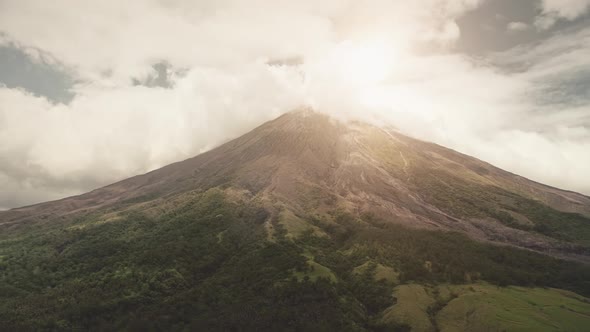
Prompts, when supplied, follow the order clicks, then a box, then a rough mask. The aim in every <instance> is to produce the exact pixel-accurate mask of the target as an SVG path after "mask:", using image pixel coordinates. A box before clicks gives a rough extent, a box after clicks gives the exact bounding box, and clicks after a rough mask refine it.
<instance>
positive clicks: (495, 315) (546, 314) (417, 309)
mask: <svg viewBox="0 0 590 332" xmlns="http://www.w3.org/2000/svg"><path fill="white" fill-rule="evenodd" d="M394 294H395V297H396V299H397V303H396V304H395V305H393V306H391V307H390V308H388V309H386V310H385V312H384V315H383V318H382V321H383V323H384V324H388V323H389V322H392V324H393V325H394V326H396V325H398V326H399V324H400V322H403V324H404V325H407V326H408V327H410V328H411V330H412V331H441V332H452V331H531V332H533V331H534V332H537V331H538V332H543V331H572V332H575V331H580V332H581V331H586V329H587V327H588V326H590V302H589V301H588V299H586V298H583V297H580V296H578V295H576V294H574V293H569V292H565V291H560V290H556V289H541V288H522V287H496V286H491V285H488V284H485V283H483V284H482V283H479V284H472V285H460V286H456V285H439V286H423V285H416V284H409V285H403V286H398V287H396V289H395V291H394Z"/></svg>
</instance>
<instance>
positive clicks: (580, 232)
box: [413, 169, 590, 252]
mask: <svg viewBox="0 0 590 332" xmlns="http://www.w3.org/2000/svg"><path fill="white" fill-rule="evenodd" d="M414 172H416V175H415V176H414V177H413V179H414V183H415V184H416V186H418V187H419V188H420V189H419V191H420V193H421V195H422V196H423V197H424V198H425V199H426V200H427V201H429V202H430V203H432V204H434V205H436V206H437V207H438V208H440V209H441V210H443V211H446V212H448V213H450V214H452V215H454V216H457V217H472V218H489V217H491V218H494V219H496V220H498V221H500V222H502V223H504V224H505V225H507V226H510V227H513V228H517V229H524V230H527V231H535V232H538V233H541V234H543V235H547V236H549V237H552V238H555V239H558V240H564V241H568V242H572V243H576V244H578V245H579V246H578V248H576V249H575V250H578V251H585V252H588V251H590V218H587V217H585V216H582V215H580V214H577V213H566V212H561V211H557V210H555V209H552V208H550V207H548V206H546V205H544V204H542V203H541V202H538V201H535V200H532V199H529V198H525V197H523V196H520V195H518V194H515V193H512V192H509V191H506V190H504V189H501V188H499V187H496V186H492V185H482V184H479V183H477V182H473V181H466V180H465V179H463V178H461V177H458V176H455V175H452V174H450V173H447V172H445V171H442V170H436V171H433V170H419V169H414ZM508 211H513V212H515V213H518V214H521V215H523V216H524V217H526V218H528V219H529V220H530V221H531V222H532V223H533V225H532V226H531V225H526V224H521V223H519V222H517V221H516V220H515V218H514V217H513V216H512V215H511V214H510V213H509V212H508Z"/></svg>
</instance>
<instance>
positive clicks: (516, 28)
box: [506, 22, 529, 32]
mask: <svg viewBox="0 0 590 332" xmlns="http://www.w3.org/2000/svg"><path fill="white" fill-rule="evenodd" d="M506 28H507V29H508V31H510V32H520V31H526V30H528V29H529V25H528V24H526V23H524V22H510V23H508V26H507V27H506Z"/></svg>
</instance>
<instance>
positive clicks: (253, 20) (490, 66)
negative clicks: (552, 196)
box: [0, 0, 590, 207]
mask: <svg viewBox="0 0 590 332" xmlns="http://www.w3.org/2000/svg"><path fill="white" fill-rule="evenodd" d="M479 3H480V1H473V0H463V1H443V0H421V1H412V2H407V1H389V0H387V1H386V0H371V1H367V2H363V4H362V5H361V4H359V3H358V2H356V1H351V0H345V1H341V0H338V1H336V0H329V1H322V2H321V3H318V2H317V1H298V2H292V1H286V0H285V1H277V0H274V1H270V0H256V1H254V2H248V3H246V2H241V1H231V0H218V1H199V2H194V1H166V2H163V1H155V0H154V1H126V2H124V3H121V2H115V1H101V2H92V3H88V6H89V7H85V8H83V7H82V6H79V5H76V3H74V2H71V1H65V0H60V1H54V2H52V3H51V4H46V5H43V4H40V3H39V2H37V1H27V0H23V1H18V2H16V1H15V2H9V3H3V4H2V10H1V11H0V31H2V32H3V33H4V36H3V37H2V38H4V39H7V40H9V41H10V42H11V43H13V45H16V46H18V47H20V48H21V49H23V50H26V52H27V54H29V56H30V57H31V58H33V59H36V61H40V62H43V63H52V64H53V65H54V66H59V67H60V68H64V69H65V70H67V71H68V72H71V73H72V76H73V77H75V78H76V82H77V83H76V84H75V85H74V87H73V88H72V91H73V92H74V93H75V96H74V98H73V99H72V100H71V101H70V102H69V103H68V104H60V103H54V102H51V101H48V100H46V99H45V98H43V97H39V96H35V95H33V94H31V93H29V92H28V91H25V90H19V89H9V88H6V87H0V187H2V188H5V189H3V190H1V191H0V207H15V206H18V205H23V204H29V203H33V202H39V201H43V200H47V199H54V198H58V197H63V196H65V195H71V194H75V193H80V192H83V191H87V190H90V189H93V188H96V187H99V186H102V185H105V184H108V183H111V182H114V181H116V180H119V179H123V178H126V177H129V176H131V175H135V174H138V173H142V172H146V171H149V170H152V169H155V168H157V167H160V166H163V165H165V164H167V163H170V162H174V161H177V160H182V159H184V158H188V157H191V156H193V155H196V154H198V153H200V152H203V151H206V150H208V149H210V148H212V147H214V146H216V145H218V144H220V143H222V142H224V141H226V140H228V139H230V138H232V137H236V136H238V135H240V134H243V133H245V132H247V131H248V130H250V129H252V128H253V127H255V126H257V125H259V124H260V123H262V122H264V121H266V120H270V119H272V118H274V117H276V116H278V115H279V114H281V113H283V112H286V111H289V110H291V109H293V108H296V107H298V106H300V105H313V106H314V107H316V108H317V109H318V110H320V111H323V112H326V113H329V114H333V115H335V116H339V117H348V118H350V117H354V118H360V119H363V120H370V119H379V120H380V123H386V124H395V125H396V126H398V127H399V128H400V129H401V130H403V131H404V132H406V133H408V134H411V135H413V136H417V137H420V138H423V139H427V140H431V141H435V142H438V143H441V144H443V145H447V146H450V147H453V148H456V149H458V150H460V151H462V152H466V153H469V154H472V155H474V156H476V157H479V158H483V159H485V160H487V161H490V162H493V163H495V164H497V165H498V166H500V167H503V168H506V169H508V170H511V171H515V172H518V173H520V174H522V175H525V176H528V177H531V178H533V179H535V180H538V181H542V182H547V183H549V184H553V185H556V186H561V187H566V188H569V189H574V190H579V191H584V192H586V193H590V179H587V177H586V176H585V175H586V173H587V170H586V169H584V167H585V166H584V165H588V164H589V163H590V160H588V156H587V154H584V153H583V151H585V150H584V149H586V151H588V142H589V141H590V140H589V139H588V132H589V130H588V129H587V128H588V123H589V122H588V121H589V119H588V118H587V115H588V109H587V107H586V106H585V104H584V103H581V102H579V103H570V102H568V98H567V96H571V95H572V94H578V95H579V92H577V91H574V90H572V88H571V84H570V85H568V82H569V80H567V81H566V82H564V81H563V78H564V77H568V76H566V75H569V74H571V75H573V73H576V72H578V73H582V71H580V70H577V69H576V68H582V67H585V68H588V60H586V59H590V56H587V55H588V54H587V53H588V51H589V50H590V42H589V41H588V34H589V30H581V31H578V32H577V33H576V35H575V36H567V35H562V36H557V37H555V38H552V39H550V40H548V41H546V42H544V43H541V44H539V45H537V46H523V47H519V48H516V49H513V50H511V51H509V52H508V53H503V54H497V55H494V56H493V57H488V58H484V59H481V58H479V59H475V58H471V57H468V56H466V55H461V54H454V53H452V49H453V45H454V43H455V42H456V41H457V40H458V39H459V38H460V36H461V31H460V30H459V28H458V26H457V24H456V20H457V19H458V18H459V17H461V15H463V14H464V13H465V12H467V11H469V10H471V9H473V8H475V7H476V6H478V4H479ZM27 22H36V23H37V24H36V26H35V27H32V26H31V25H30V24H27ZM64 36H68V37H67V38H64ZM357 49H360V50H361V51H358V50H357ZM350 50H353V52H352V54H356V53H359V55H358V58H355V57H354V56H353V58H352V59H350V58H348V57H349V56H347V55H346V54H350V53H351V52H349V51H350ZM355 50H357V51H355ZM367 50H368V51H367ZM371 50H373V51H371ZM375 50H376V51H375ZM343 53H344V56H343ZM351 61H352V63H355V64H356V65H358V66H359V67H358V68H357V69H356V70H355V69H354V68H347V64H349V63H350V62H351ZM269 63H270V64H271V65H269ZM157 64H165V66H166V84H152V83H154V82H155V81H154V80H155V79H156V77H159V75H161V72H162V70H161V69H158V70H156V69H154V65H157ZM156 68H159V67H156ZM364 69H367V70H364ZM359 73H362V74H359ZM578 75H582V74H578ZM351 76H355V77H351ZM577 79H578V80H583V79H584V77H582V76H580V77H578V78H577ZM138 82H143V83H144V84H143V85H142V84H137V83H138ZM150 82H151V83H150ZM551 93H554V94H555V93H557V94H562V95H563V98H561V100H562V102H561V103H558V104H557V105H546V103H547V102H545V103H544V104H541V103H540V102H539V101H540V100H542V99H541V98H539V97H540V96H544V95H550V94H551ZM554 99H555V100H557V99H558V98H554ZM586 105H587V104H586ZM369 117H370V118H369Z"/></svg>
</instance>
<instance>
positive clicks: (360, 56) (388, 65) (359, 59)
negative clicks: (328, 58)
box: [332, 41, 395, 86]
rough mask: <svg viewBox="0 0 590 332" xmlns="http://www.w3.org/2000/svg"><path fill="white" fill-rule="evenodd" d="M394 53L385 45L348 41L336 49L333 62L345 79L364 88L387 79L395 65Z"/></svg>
mask: <svg viewBox="0 0 590 332" xmlns="http://www.w3.org/2000/svg"><path fill="white" fill-rule="evenodd" d="M394 53H395V52H394V50H393V48H392V47H391V46H388V45H387V44H385V43H381V42H364V43H353V42H350V41H347V42H343V43H341V44H340V45H338V46H337V47H336V48H335V49H334V52H333V55H332V60H333V61H334V63H333V65H334V66H335V67H336V69H337V70H338V71H339V72H340V74H341V75H342V76H343V77H344V78H346V79H347V80H351V81H352V82H354V83H356V84H358V85H363V86H364V85H371V84H377V83H379V82H381V81H383V80H385V79H386V78H387V76H388V74H389V73H390V71H391V69H392V67H393V64H394V58H395V54H394Z"/></svg>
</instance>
